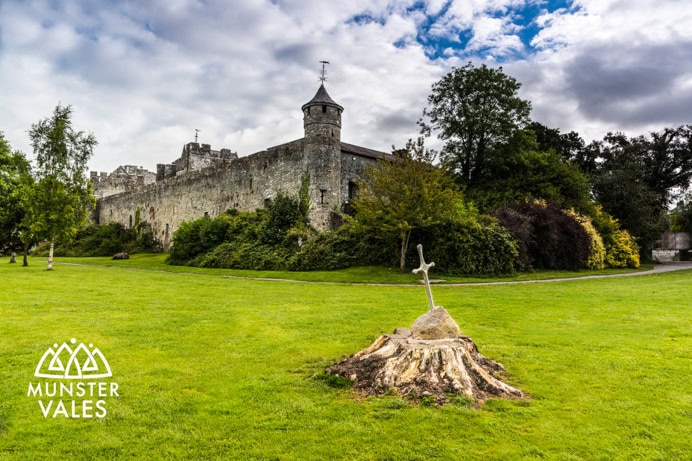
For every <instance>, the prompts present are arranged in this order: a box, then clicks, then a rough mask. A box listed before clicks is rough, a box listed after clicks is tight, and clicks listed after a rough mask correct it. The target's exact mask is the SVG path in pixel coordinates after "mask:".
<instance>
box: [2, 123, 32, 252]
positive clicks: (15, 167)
mask: <svg viewBox="0 0 692 461" xmlns="http://www.w3.org/2000/svg"><path fill="white" fill-rule="evenodd" d="M30 170H31V166H30V164H29V162H28V161H27V159H26V157H25V156H24V154H23V153H22V152H20V151H12V149H11V147H10V144H9V142H7V140H6V139H5V137H4V134H3V133H2V132H1V131H0V252H2V251H3V249H10V250H14V249H16V248H18V247H19V246H20V244H21V239H20V235H21V231H22V227H21V223H22V218H23V216H24V207H23V206H22V196H23V195H24V193H25V190H24V188H23V187H22V186H23V184H24V183H25V179H26V176H27V175H29V173H30Z"/></svg>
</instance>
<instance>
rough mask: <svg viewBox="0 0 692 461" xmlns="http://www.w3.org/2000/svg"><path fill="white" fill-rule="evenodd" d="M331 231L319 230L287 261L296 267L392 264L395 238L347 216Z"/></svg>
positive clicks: (394, 259) (394, 256)
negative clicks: (383, 234) (375, 232)
mask: <svg viewBox="0 0 692 461" xmlns="http://www.w3.org/2000/svg"><path fill="white" fill-rule="evenodd" d="M344 219H345V221H344V224H343V225H342V226H341V227H339V228H338V229H336V230H334V231H327V232H322V233H320V234H317V235H316V236H314V238H312V239H309V240H308V241H307V242H305V243H304V244H303V245H302V246H301V247H300V249H299V251H298V252H297V253H295V255H294V256H293V257H292V258H291V260H290V261H289V265H288V266H289V269H290V270H295V271H308V270H335V269H343V268H346V267H351V266H364V265H380V264H387V265H389V264H394V263H395V262H396V255H395V254H394V253H393V252H392V251H391V249H392V248H396V245H392V244H393V243H395V242H396V241H395V240H391V241H390V240H387V239H388V238H390V239H391V238H392V237H387V236H378V235H376V234H373V233H372V232H369V231H368V230H366V229H365V228H364V227H363V226H361V225H359V224H358V223H357V222H356V221H354V220H353V219H352V218H350V217H344Z"/></svg>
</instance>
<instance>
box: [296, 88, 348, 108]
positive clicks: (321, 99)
mask: <svg viewBox="0 0 692 461" xmlns="http://www.w3.org/2000/svg"><path fill="white" fill-rule="evenodd" d="M317 104H324V105H327V106H333V107H337V108H339V109H340V110H344V108H343V107H341V106H340V105H339V104H337V103H335V102H334V100H333V99H332V98H331V97H330V96H329V93H327V90H326V88H325V87H324V84H321V85H320V88H319V89H318V90H317V93H315V96H314V97H313V98H312V99H311V100H310V101H308V102H306V103H305V104H303V107H301V110H305V108H306V107H308V106H312V105H317Z"/></svg>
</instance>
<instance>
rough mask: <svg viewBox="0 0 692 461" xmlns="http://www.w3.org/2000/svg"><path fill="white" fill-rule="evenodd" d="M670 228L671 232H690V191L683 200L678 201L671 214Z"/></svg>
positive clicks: (691, 227)
mask: <svg viewBox="0 0 692 461" xmlns="http://www.w3.org/2000/svg"><path fill="white" fill-rule="evenodd" d="M670 230H671V231H673V232H692V192H690V193H688V194H687V196H686V197H685V200H681V201H680V202H678V206H677V207H676V208H675V210H674V212H673V214H672V215H671V223H670Z"/></svg>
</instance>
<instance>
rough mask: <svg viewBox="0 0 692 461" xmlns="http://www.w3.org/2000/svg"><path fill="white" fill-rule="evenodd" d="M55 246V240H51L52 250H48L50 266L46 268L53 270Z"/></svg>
mask: <svg viewBox="0 0 692 461" xmlns="http://www.w3.org/2000/svg"><path fill="white" fill-rule="evenodd" d="M54 248H55V240H51V241H50V250H48V267H46V270H48V271H52V270H53V249H54Z"/></svg>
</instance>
